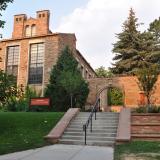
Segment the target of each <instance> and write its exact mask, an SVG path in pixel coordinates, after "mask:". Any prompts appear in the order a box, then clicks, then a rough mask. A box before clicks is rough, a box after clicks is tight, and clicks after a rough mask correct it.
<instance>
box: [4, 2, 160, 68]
mask: <svg viewBox="0 0 160 160" xmlns="http://www.w3.org/2000/svg"><path fill="white" fill-rule="evenodd" d="M33 3H34V4H33ZM131 7H132V8H133V9H134V11H135V12H136V16H137V18H138V21H139V22H140V23H141V22H142V23H144V25H143V26H141V28H139V29H140V30H144V29H147V27H148V25H149V23H150V22H152V21H153V20H154V19H156V18H158V17H159V16H160V0H67V1H66V0H54V1H51V0H45V1H44V0H27V1H22V0H15V1H14V3H13V4H11V5H9V7H8V8H7V10H6V11H5V12H4V13H3V19H4V20H6V26H5V29H3V31H2V33H3V37H4V38H9V37H10V36H11V33H12V26H13V15H14V14H19V13H26V14H27V15H29V16H32V17H34V16H35V12H36V11H37V10H41V9H49V10H50V11H51V21H50V28H51V30H52V31H54V32H69V33H75V34H76V37H77V49H78V50H80V52H81V53H82V54H83V55H84V57H85V58H86V59H87V60H88V62H89V63H90V64H91V66H93V68H98V67H99V66H105V67H106V68H107V67H109V66H111V63H112V58H113V53H112V48H113V45H112V44H113V43H115V42H116V37H115V33H119V32H121V30H122V23H123V22H124V21H125V20H126V19H127V17H128V11H129V9H130V8H131Z"/></svg>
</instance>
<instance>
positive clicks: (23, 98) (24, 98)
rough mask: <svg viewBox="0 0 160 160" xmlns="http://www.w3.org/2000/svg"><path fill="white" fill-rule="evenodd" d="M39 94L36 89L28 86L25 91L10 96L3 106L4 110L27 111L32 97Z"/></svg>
mask: <svg viewBox="0 0 160 160" xmlns="http://www.w3.org/2000/svg"><path fill="white" fill-rule="evenodd" d="M22 92H23V91H22ZM37 96H38V95H37V93H36V91H35V90H33V89H32V88H30V87H28V86H27V87H26V89H25V92H24V93H21V94H20V95H19V96H18V95H16V96H11V97H9V98H8V101H7V103H6V104H5V105H4V107H3V108H4V111H12V112H22V111H25V112H27V111H29V101H30V98H33V97H37Z"/></svg>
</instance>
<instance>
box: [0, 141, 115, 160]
mask: <svg viewBox="0 0 160 160" xmlns="http://www.w3.org/2000/svg"><path fill="white" fill-rule="evenodd" d="M98 159H99V160H113V148H111V147H97V146H80V145H61V144H57V145H52V146H47V147H43V148H38V149H34V150H28V151H23V152H16V153H12V154H7V155H3V156H0V160H98Z"/></svg>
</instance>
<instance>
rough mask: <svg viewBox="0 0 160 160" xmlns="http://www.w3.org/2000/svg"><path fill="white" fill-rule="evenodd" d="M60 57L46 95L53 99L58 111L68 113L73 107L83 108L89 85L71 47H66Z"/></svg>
mask: <svg viewBox="0 0 160 160" xmlns="http://www.w3.org/2000/svg"><path fill="white" fill-rule="evenodd" d="M60 55H61V56H60V57H59V59H58V61H57V64H56V65H55V66H53V69H52V71H51V75H50V81H49V84H48V85H47V88H46V91H45V95H46V96H50V97H51V99H52V101H53V107H54V109H55V110H57V111H66V110H67V109H68V108H69V107H71V106H73V107H82V106H84V104H85V101H86V98H87V96H88V93H89V89H88V83H86V82H85V80H84V79H83V78H82V76H81V73H80V71H79V70H78V63H77V61H76V60H75V59H74V57H73V54H72V51H71V50H70V49H69V47H65V49H64V50H62V52H61V53H60ZM71 103H72V104H71Z"/></svg>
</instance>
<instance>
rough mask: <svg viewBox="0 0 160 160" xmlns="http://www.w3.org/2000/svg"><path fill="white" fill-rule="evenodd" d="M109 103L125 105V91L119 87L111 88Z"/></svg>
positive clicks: (110, 104)
mask: <svg viewBox="0 0 160 160" xmlns="http://www.w3.org/2000/svg"><path fill="white" fill-rule="evenodd" d="M108 105H109V106H112V105H123V93H122V91H121V90H120V89H118V88H109V90H108Z"/></svg>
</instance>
